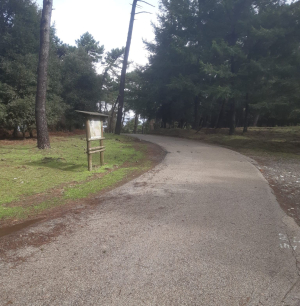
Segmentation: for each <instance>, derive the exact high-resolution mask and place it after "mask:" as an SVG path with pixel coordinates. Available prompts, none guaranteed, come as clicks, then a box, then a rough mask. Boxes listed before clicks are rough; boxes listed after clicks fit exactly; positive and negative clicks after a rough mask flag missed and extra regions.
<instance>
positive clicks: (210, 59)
mask: <svg viewBox="0 0 300 306" xmlns="http://www.w3.org/2000/svg"><path fill="white" fill-rule="evenodd" d="M0 3H1V6H0V32H1V34H0V35H1V41H0V130H1V134H4V135H5V133H11V134H13V135H14V136H17V134H18V133H19V132H21V133H22V135H23V137H25V136H26V135H28V136H29V135H30V136H32V135H33V130H34V129H35V112H34V104H35V93H36V86H37V64H38V53H39V25H40V18H41V10H40V9H39V7H38V6H37V5H36V4H35V3H34V2H33V1H31V0H0ZM299 18H300V4H299V1H294V2H290V1H289V2H287V1H282V0H256V1H253V0H221V1H220V0H161V1H160V8H159V14H158V16H157V21H156V22H155V23H154V24H152V27H153V30H154V33H155V39H154V41H147V38H145V41H144V44H145V48H146V49H147V50H148V52H149V63H148V64H146V65H144V66H138V67H137V66H135V68H134V69H131V70H129V71H130V72H129V73H127V75H126V87H125V102H124V109H123V112H124V116H123V121H124V118H125V114H126V112H128V111H129V110H132V111H133V112H134V113H135V114H136V122H138V118H142V119H144V120H145V121H147V122H148V123H149V122H155V123H154V124H153V125H152V126H154V127H161V128H166V127H179V128H193V129H195V130H199V129H201V128H203V127H209V128H217V129H218V128H228V129H229V133H230V134H234V132H235V128H236V127H244V132H246V131H247V127H248V126H271V127H273V126H287V125H299V124H300V99H299V97H300V86H299V85H300V44H299V42H300V22H299ZM133 31H134V30H133ZM124 40H125V38H124ZM122 43H123V42H121V43H120V45H122ZM104 47H105V46H103V45H101V44H100V43H99V42H97V41H96V40H95V39H94V38H93V36H92V35H91V34H89V33H88V32H86V33H84V34H82V35H81V36H80V35H79V37H78V40H76V45H75V46H70V45H67V44H65V43H64V42H62V41H61V40H60V39H59V38H58V37H57V35H56V31H55V25H53V26H52V28H51V44H50V58H49V70H48V87H47V101H46V111H47V122H48V127H49V129H50V130H72V129H75V128H82V127H83V122H82V118H81V117H80V116H78V115H76V113H75V112H74V110H86V111H99V112H104V113H107V114H109V115H110V121H109V123H108V126H107V131H109V132H113V131H114V124H115V119H114V118H115V117H116V111H117V102H118V98H117V97H118V86H119V79H120V68H121V65H122V60H123V53H124V48H117V49H112V50H110V51H106V50H105V48H104ZM131 123H132V122H131ZM125 130H126V127H125Z"/></svg>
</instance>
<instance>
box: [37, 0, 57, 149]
mask: <svg viewBox="0 0 300 306" xmlns="http://www.w3.org/2000/svg"><path fill="white" fill-rule="evenodd" d="M52 5H53V0H44V2H43V12H42V20H41V26H40V52H39V65H38V80H37V92H36V103H35V119H36V131H37V146H38V148H39V149H47V148H50V141H49V134H48V127H47V118H46V93H47V72H48V58H49V45H50V23H51V14H52Z"/></svg>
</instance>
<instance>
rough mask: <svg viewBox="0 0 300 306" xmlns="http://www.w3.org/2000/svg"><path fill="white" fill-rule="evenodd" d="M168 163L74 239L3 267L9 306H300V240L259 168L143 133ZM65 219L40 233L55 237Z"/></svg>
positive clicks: (115, 195) (82, 226)
mask: <svg viewBox="0 0 300 306" xmlns="http://www.w3.org/2000/svg"><path fill="white" fill-rule="evenodd" d="M138 137H139V138H141V139H143V140H147V141H151V142H154V143H157V144H158V145H160V146H162V147H163V148H164V149H165V150H166V151H167V152H168V154H167V155H166V158H165V159H164V161H163V162H162V163H161V164H159V165H158V166H157V167H156V168H154V169H153V170H151V171H150V172H148V173H146V174H144V175H142V176H141V177H139V178H137V179H135V180H133V181H131V182H129V183H127V184H126V185H123V186H122V187H120V188H117V189H115V190H113V191H112V192H109V193H107V194H105V195H104V196H102V197H99V199H98V200H99V205H97V207H96V208H95V209H94V210H93V213H83V214H81V216H80V217H78V218H77V219H76V220H75V219H72V218H71V217H70V218H67V220H65V222H67V223H68V228H69V229H71V231H70V232H68V231H67V232H66V233H65V234H63V235H60V236H59V237H57V238H56V240H55V241H52V242H51V243H49V244H47V245H44V246H43V248H41V247H39V248H37V247H33V246H30V247H25V248H22V249H20V250H17V251H12V253H11V254H10V255H11V256H15V257H16V258H18V257H19V258H26V260H24V261H23V262H21V263H20V262H4V261H2V262H1V263H0V305H31V306H33V305H120V306H125V305H137V306H142V305H157V306H163V305H195V306H198V305H199V306H200V305H203V306H210V305H211V306H216V305H220V306H227V305H228V306H246V305H247V306H256V305H264V306H267V305H268V306H277V305H280V306H283V305H285V306H288V305H289V306H296V305H297V306H299V305H300V276H299V275H300V256H299V255H300V231H299V227H298V226H297V225H296V224H295V223H294V221H293V219H291V218H290V217H288V216H286V215H285V214H284V212H283V211H282V210H281V208H280V207H279V205H278V203H277V201H276V199H275V197H274V196H273V194H272V192H271V189H270V187H269V186H268V184H267V182H266V181H265V179H264V178H263V176H262V174H261V173H260V172H259V170H258V169H257V168H256V167H255V165H253V163H254V162H253V161H252V160H250V159H249V158H247V157H244V156H242V155H240V154H238V153H236V152H233V151H230V150H227V149H224V148H220V147H217V146H210V145H207V144H203V143H201V142H195V141H191V140H184V139H176V138H168V137H159V136H150V135H148V136H144V135H140V136H138ZM55 222H58V221H57V220H52V221H48V222H46V223H44V224H40V225H39V226H38V229H37V228H32V229H29V230H31V231H34V230H40V231H45V232H47V230H48V229H49V228H51V226H54V224H55Z"/></svg>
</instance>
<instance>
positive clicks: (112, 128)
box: [109, 96, 119, 133]
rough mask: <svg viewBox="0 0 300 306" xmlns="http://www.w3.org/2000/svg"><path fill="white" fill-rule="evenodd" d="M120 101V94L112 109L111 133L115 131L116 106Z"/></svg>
mask: <svg viewBox="0 0 300 306" xmlns="http://www.w3.org/2000/svg"><path fill="white" fill-rule="evenodd" d="M118 101H119V96H118V97H117V99H116V102H115V103H114V105H113V107H112V109H111V117H110V124H109V132H110V133H113V132H114V127H113V125H114V114H115V108H116V106H117V104H118Z"/></svg>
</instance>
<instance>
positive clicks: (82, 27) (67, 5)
mask: <svg viewBox="0 0 300 306" xmlns="http://www.w3.org/2000/svg"><path fill="white" fill-rule="evenodd" d="M36 2H37V3H38V4H39V5H40V6H41V7H42V6H43V0H36ZM147 2H149V3H151V4H153V5H154V6H155V8H152V7H151V6H148V5H146V4H144V3H140V4H142V5H143V9H142V10H147V11H149V12H151V13H152V15H149V14H139V15H137V16H136V21H135V24H134V29H133V37H132V43H131V49H130V55H129V60H130V61H134V62H135V63H138V64H145V63H146V62H147V51H146V50H145V49H144V46H143V42H142V39H143V38H144V39H146V40H150V41H151V40H153V38H154V35H153V30H152V27H151V24H150V23H151V20H152V21H155V20H156V14H157V12H158V2H159V0H147ZM131 3H132V0H128V1H127V0H105V1H104V0H83V1H79V0H54V1H53V8H54V10H53V13H52V23H53V22H55V27H56V30H57V36H58V37H59V38H60V39H61V40H62V41H63V42H65V43H68V44H70V45H74V44H75V40H76V39H78V38H79V37H80V36H81V35H82V34H83V33H85V32H89V33H91V34H92V35H93V37H94V38H95V39H96V40H97V41H100V44H101V45H104V47H105V50H106V51H109V50H110V49H112V48H117V47H118V48H120V47H122V46H125V44H126V39H127V32H128V25H129V18H130V12H131ZM137 11H140V10H137Z"/></svg>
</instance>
